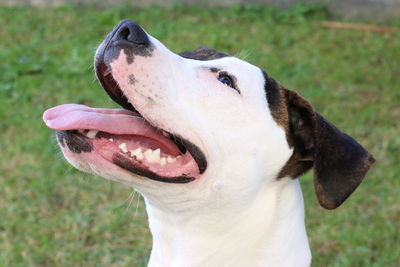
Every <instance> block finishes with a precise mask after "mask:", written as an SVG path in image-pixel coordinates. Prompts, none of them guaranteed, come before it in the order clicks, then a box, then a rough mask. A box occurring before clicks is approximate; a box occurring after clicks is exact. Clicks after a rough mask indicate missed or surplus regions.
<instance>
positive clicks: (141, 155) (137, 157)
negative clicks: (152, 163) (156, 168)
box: [136, 153, 144, 160]
mask: <svg viewBox="0 0 400 267" xmlns="http://www.w3.org/2000/svg"><path fill="white" fill-rule="evenodd" d="M136 159H138V160H143V159H144V155H143V153H141V154H139V155H137V156H136Z"/></svg>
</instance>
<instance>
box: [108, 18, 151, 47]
mask: <svg viewBox="0 0 400 267" xmlns="http://www.w3.org/2000/svg"><path fill="white" fill-rule="evenodd" d="M113 39H114V41H128V42H129V43H131V44H135V45H143V46H147V45H148V44H149V42H150V41H149V37H148V36H147V34H146V33H145V32H144V31H143V29H142V28H141V27H140V26H139V24H137V23H136V22H134V21H131V20H123V21H121V22H120V23H119V25H118V26H117V33H116V34H115V35H114V37H113ZM125 44H126V43H125Z"/></svg>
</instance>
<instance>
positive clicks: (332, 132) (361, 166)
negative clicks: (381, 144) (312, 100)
mask: <svg viewBox="0 0 400 267" xmlns="http://www.w3.org/2000/svg"><path fill="white" fill-rule="evenodd" d="M314 131H315V137H316V148H315V153H314V154H315V155H314V187H315V192H316V194H317V198H318V201H319V203H320V204H321V206H322V207H324V208H326V209H335V208H337V207H338V206H339V205H340V204H342V203H343V201H345V200H346V199H347V198H348V197H349V196H350V194H351V193H353V191H354V190H355V189H356V188H357V186H358V185H359V184H360V183H361V182H362V180H363V179H364V176H365V174H366V173H367V172H368V170H369V169H370V167H371V166H372V164H373V163H374V162H375V159H374V158H373V157H372V155H371V154H370V153H368V151H366V150H365V149H364V148H363V147H362V146H361V145H360V144H359V143H358V142H357V141H356V140H354V139H353V138H351V137H350V136H348V135H347V134H345V133H343V132H341V131H340V130H339V129H337V128H336V127H335V126H334V125H332V124H331V123H329V122H328V121H326V120H325V119H324V118H323V117H322V116H321V115H319V114H318V113H316V123H315V128H314Z"/></svg>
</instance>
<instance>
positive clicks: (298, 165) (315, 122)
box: [264, 74, 375, 209]
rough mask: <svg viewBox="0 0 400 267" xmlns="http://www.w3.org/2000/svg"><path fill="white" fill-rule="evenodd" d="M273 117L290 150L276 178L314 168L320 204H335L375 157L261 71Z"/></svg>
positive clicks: (293, 93) (330, 206) (349, 192)
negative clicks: (291, 151) (291, 149)
mask: <svg viewBox="0 0 400 267" xmlns="http://www.w3.org/2000/svg"><path fill="white" fill-rule="evenodd" d="M264 77H265V79H266V82H265V90H266V94H267V100H268V105H269V109H270V111H271V114H272V117H273V119H274V120H275V121H276V122H277V124H278V125H280V126H281V127H282V128H283V129H284V130H285V131H286V138H287V141H288V144H289V146H290V147H292V148H293V154H292V156H291V157H290V158H289V160H288V161H287V163H286V164H285V166H283V168H282V169H281V170H280V172H279V174H278V178H283V177H291V178H297V177H299V176H301V175H302V174H304V173H305V172H307V171H308V170H310V169H311V168H313V169H314V187H315V192H316V194H317V199H318V201H319V203H320V205H321V206H322V207H324V208H327V209H334V208H337V207H338V206H339V205H340V204H342V203H343V201H345V200H346V199H347V198H348V197H349V196H350V194H351V193H352V192H353V191H354V190H355V189H356V188H357V186H358V185H359V184H360V183H361V181H362V180H363V178H364V176H365V174H366V173H367V172H368V170H369V168H370V167H371V165H372V164H373V163H374V162H375V159H374V158H373V157H372V156H371V154H369V153H368V151H366V150H365V149H364V148H363V147H362V146H361V145H360V144H359V143H357V141H355V140H354V139H353V138H351V137H350V136H348V135H347V134H345V133H343V132H341V131H340V130H339V129H337V128H336V127H335V126H334V125H332V124H331V123H329V122H328V121H326V120H325V119H324V118H323V117H322V116H321V115H320V114H318V113H316V112H315V111H314V110H313V108H312V107H311V105H310V103H309V102H308V101H307V100H305V99H304V98H303V97H301V96H300V95H298V94H297V93H296V92H294V91H291V90H288V89H286V88H284V87H282V86H280V85H278V84H277V83H276V82H275V81H274V80H273V79H271V78H269V77H268V76H267V75H266V74H264Z"/></svg>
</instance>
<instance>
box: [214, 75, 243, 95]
mask: <svg viewBox="0 0 400 267" xmlns="http://www.w3.org/2000/svg"><path fill="white" fill-rule="evenodd" d="M218 81H220V82H221V83H223V84H225V85H227V86H229V87H231V88H233V89H235V90H236V91H238V92H239V90H238V89H237V88H236V85H235V83H234V81H233V78H232V77H231V76H229V75H228V74H226V73H220V74H219V75H218Z"/></svg>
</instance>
